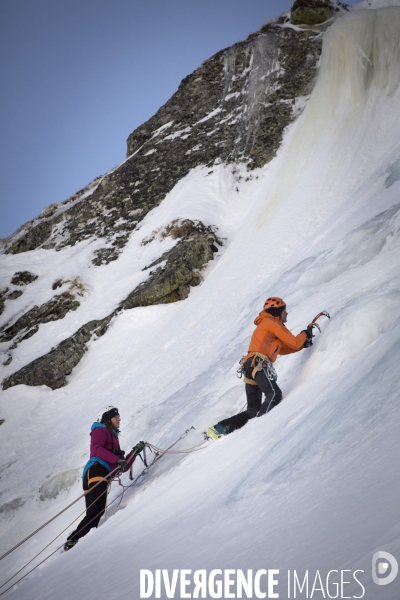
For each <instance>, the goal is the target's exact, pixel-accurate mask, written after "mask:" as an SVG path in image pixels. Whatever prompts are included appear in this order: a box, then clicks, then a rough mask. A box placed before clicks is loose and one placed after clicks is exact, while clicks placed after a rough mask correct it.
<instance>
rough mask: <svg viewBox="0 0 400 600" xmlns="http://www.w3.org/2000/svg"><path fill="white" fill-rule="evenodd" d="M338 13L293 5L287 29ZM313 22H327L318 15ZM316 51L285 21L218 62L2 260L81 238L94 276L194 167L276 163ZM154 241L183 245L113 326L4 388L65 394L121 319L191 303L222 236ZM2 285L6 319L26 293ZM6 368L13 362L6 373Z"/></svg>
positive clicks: (21, 327)
mask: <svg viewBox="0 0 400 600" xmlns="http://www.w3.org/2000/svg"><path fill="white" fill-rule="evenodd" d="M336 4H337V3H336ZM336 4H335V6H336ZM321 5H323V6H321ZM332 6H333V5H332V4H331V3H330V2H328V0H326V1H325V0H321V1H320V2H317V1H313V0H309V2H306V1H305V0H304V1H300V0H296V2H295V5H294V6H293V11H292V19H293V18H295V19H296V18H300V17H298V15H303V14H304V13H300V12H299V11H300V10H304V9H307V10H313V11H314V12H315V10H317V9H318V10H317V12H318V11H319V9H322V8H323V9H324V10H325V9H326V10H329V11H330V10H331V8H332ZM332 10H333V9H332ZM318 14H320V17H318V18H322V16H323V15H322V13H321V11H319V12H318ZM324 15H325V13H324ZM302 18H303V17H302ZM320 52H321V36H320V34H319V33H318V32H315V31H313V30H301V29H297V28H293V27H291V25H290V22H289V17H288V16H282V17H281V18H279V19H278V20H277V21H276V22H274V23H269V24H267V25H265V26H264V27H262V28H261V29H260V30H259V31H258V32H257V33H254V34H251V35H250V36H249V37H248V38H247V39H246V40H245V41H243V42H240V43H238V44H235V45H234V46H232V47H231V48H227V49H225V50H222V51H221V52H218V53H217V54H216V55H215V56H213V57H211V58H210V59H209V60H206V61H205V62H204V63H203V64H202V65H201V66H200V67H199V68H198V69H197V70H196V71H194V73H192V74H191V75H189V76H188V77H186V78H185V79H184V80H183V81H182V82H181V84H180V86H179V89H178V90H177V92H176V93H175V94H174V95H173V96H172V98H171V99H170V100H169V101H168V102H167V103H166V104H165V105H164V106H163V107H161V108H160V109H159V110H158V112H157V113H156V114H155V115H154V116H153V117H152V118H151V119H149V120H148V121H147V122H146V123H144V124H143V125H141V126H140V127H138V128H137V129H136V130H135V131H134V132H133V133H132V134H131V135H130V136H129V138H128V140H127V159H126V161H125V162H124V163H123V164H122V165H120V166H119V167H117V168H116V169H113V170H112V171H110V172H109V173H107V174H106V175H104V176H103V177H99V178H97V179H95V180H94V181H93V182H92V183H90V184H89V185H88V186H86V187H85V188H84V189H82V190H80V191H79V192H77V193H76V194H75V195H74V196H72V197H71V198H68V199H67V200H66V201H65V202H63V203H61V204H52V205H50V206H48V207H47V208H46V209H45V210H44V211H43V212H42V213H41V214H40V215H39V216H38V217H37V218H36V219H34V220H33V221H31V222H30V223H27V224H26V225H24V226H23V227H22V228H20V230H18V231H17V232H16V233H15V234H14V235H12V236H10V238H8V239H7V240H2V242H1V244H2V249H1V252H2V253H7V254H20V253H24V252H27V251H30V250H35V249H37V248H42V249H45V250H46V249H55V250H58V251H61V250H62V249H63V248H65V247H66V246H74V245H75V244H77V243H78V242H81V241H83V240H96V239H102V240H103V245H102V247H101V248H98V245H96V250H95V251H94V252H93V254H92V256H91V262H92V264H93V265H94V267H95V268H101V267H102V265H105V264H108V263H110V262H111V261H114V260H117V259H118V256H119V254H120V253H121V252H122V251H123V249H124V246H125V245H126V243H127V241H128V239H129V236H130V234H131V233H132V231H133V230H135V229H136V228H137V226H138V224H139V223H140V222H141V221H142V220H143V219H144V217H145V216H146V215H147V214H148V213H149V211H150V210H152V209H153V208H155V207H156V206H158V205H159V204H160V203H161V202H162V201H163V200H164V198H165V197H166V195H167V194H168V193H169V192H170V191H171V190H172V189H173V188H174V186H175V185H176V184H177V183H178V182H179V181H180V180H181V179H182V178H183V177H184V176H185V175H187V174H188V173H189V172H190V171H191V170H192V169H194V168H195V167H198V166H209V167H211V166H212V165H214V164H219V163H221V162H224V163H226V164H229V163H241V164H245V165H246V166H247V170H248V171H251V170H253V169H255V168H258V167H262V166H263V165H265V164H266V163H267V162H268V161H269V160H271V159H272V158H273V157H274V156H275V154H276V151H277V149H278V148H279V145H280V143H281V140H282V136H283V132H284V129H285V128H286V127H287V125H288V124H289V123H290V122H291V121H293V120H294V119H295V118H296V117H297V116H298V114H299V110H300V109H299V106H301V105H302V104H304V102H302V101H300V102H298V100H299V99H301V98H303V97H306V96H307V95H308V94H310V92H311V90H312V87H313V84H314V80H315V75H316V67H317V62H318V59H319V55H320ZM154 235H159V236H161V237H162V236H164V237H165V236H166V235H169V236H171V237H172V238H173V239H176V240H177V243H176V244H175V246H173V248H172V249H170V250H168V251H167V252H165V253H164V254H162V256H160V257H159V258H158V259H157V260H156V261H154V262H153V263H152V264H150V265H148V267H146V269H145V270H146V271H148V277H147V279H146V280H145V281H144V282H143V283H141V284H140V285H139V286H138V287H137V288H135V289H134V290H132V291H131V293H130V294H129V295H128V296H127V297H126V298H125V300H124V301H122V302H120V303H119V304H118V306H117V307H116V308H115V310H114V311H113V312H111V314H109V315H108V316H107V317H106V318H104V319H101V320H92V321H90V322H89V323H86V324H85V325H83V326H82V327H80V328H79V329H78V331H76V332H75V333H74V334H73V335H71V336H70V337H68V338H67V339H65V340H64V341H62V342H61V343H60V344H59V345H58V346H57V347H56V348H53V349H52V350H51V351H50V352H48V353H47V354H45V355H43V356H41V357H40V358H38V359H36V360H34V361H33V362H31V363H29V364H28V365H26V366H24V367H23V368H22V369H20V370H19V371H18V372H16V373H14V374H12V375H10V376H8V377H7V378H6V379H5V380H4V381H3V389H7V388H9V387H11V386H14V385H17V384H21V383H24V384H27V385H47V386H49V387H51V388H53V389H56V388H59V387H61V386H63V385H65V384H66V383H67V377H68V375H69V374H70V373H71V372H72V370H73V368H74V367H75V366H76V365H77V364H78V362H79V361H80V360H81V358H82V356H83V355H84V353H85V352H86V350H87V347H88V343H89V342H90V341H91V340H93V339H95V338H97V337H101V336H102V335H104V334H105V332H106V331H107V329H108V327H109V324H110V322H111V320H112V319H113V318H114V317H115V316H116V315H117V314H118V313H119V312H120V311H122V310H127V309H132V308H134V307H137V306H148V305H152V304H157V303H169V302H175V301H178V300H182V299H184V298H186V297H187V296H188V294H189V291H190V288H191V286H195V285H198V284H199V283H200V282H201V270H202V268H203V267H204V266H205V265H206V264H207V262H208V261H210V260H211V259H212V258H213V255H214V253H215V252H216V251H217V250H218V246H220V245H221V244H222V241H221V240H220V239H219V238H218V237H217V231H216V230H215V228H213V227H212V226H207V227H206V226H205V225H204V224H203V223H200V222H194V221H190V220H184V221H182V220H178V221H174V222H173V223H170V224H169V225H167V226H166V227H165V228H164V229H163V231H159V232H155V234H154ZM147 241H150V240H147ZM143 243H146V240H145V241H144V242H143ZM92 268H93V267H92ZM32 277H33V278H34V277H35V276H34V275H33V274H30V273H29V272H27V271H26V272H23V271H21V272H18V273H15V275H14V277H13V279H12V282H11V284H12V285H14V286H22V285H26V284H28V283H30V282H31V281H34V279H33V278H32ZM68 282H69V284H71V281H70V280H64V279H63V277H62V274H61V273H60V274H55V281H54V283H53V286H52V287H53V289H54V290H55V289H58V288H61V287H63V286H64V285H66V284H68ZM5 283H6V285H5V287H4V288H3V289H2V290H1V291H0V314H1V312H2V311H3V310H4V306H5V300H8V299H10V300H11V299H13V298H16V297H17V296H18V295H21V293H22V291H21V290H18V289H10V287H9V285H10V284H9V283H8V282H5ZM78 283H79V282H78ZM78 283H77V284H76V286H77V287H75V288H74V289H73V290H72V288H71V285H72V284H71V285H70V287H69V288H68V290H64V291H63V292H62V293H60V294H58V295H56V296H54V297H53V298H52V299H51V300H50V301H49V302H46V303H45V304H43V305H41V306H34V307H33V308H31V309H30V310H28V311H26V312H25V313H24V314H23V315H22V316H19V318H18V319H16V320H15V321H14V322H12V321H10V322H9V323H8V324H6V325H4V326H3V327H2V329H1V330H0V342H2V341H3V342H8V341H10V342H12V343H13V344H14V347H15V344H17V343H19V342H21V341H22V340H24V339H27V338H28V337H30V336H32V335H34V334H35V333H36V332H37V331H38V330H39V325H40V324H41V323H46V322H48V321H49V320H57V319H62V318H64V316H65V315H66V314H67V313H68V312H69V311H71V310H76V309H77V308H78V307H79V301H78V300H77V299H76V295H80V292H79V285H81V284H80V283H79V284H78ZM81 291H82V290H81ZM10 349H11V348H10ZM7 351H8V350H7ZM11 360H12V356H11V355H9V356H8V359H7V361H6V362H5V363H3V364H5V365H7V364H9V363H10V362H11Z"/></svg>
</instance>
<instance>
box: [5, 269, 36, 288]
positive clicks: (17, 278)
mask: <svg viewBox="0 0 400 600" xmlns="http://www.w3.org/2000/svg"><path fill="white" fill-rule="evenodd" d="M36 279H38V275H35V274H34V273H31V272H30V271H17V272H16V273H14V275H13V276H12V278H11V283H12V284H13V285H29V284H30V283H32V281H36Z"/></svg>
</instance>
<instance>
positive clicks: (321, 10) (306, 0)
mask: <svg viewBox="0 0 400 600" xmlns="http://www.w3.org/2000/svg"><path fill="white" fill-rule="evenodd" d="M346 9H347V5H345V4H343V3H341V2H336V1H331V0H295V2H294V3H293V6H292V10H291V16H290V20H291V22H292V23H293V25H300V26H301V25H308V26H310V27H313V26H315V25H320V24H322V23H326V21H329V19H332V17H333V16H334V15H335V13H338V12H340V11H342V10H346Z"/></svg>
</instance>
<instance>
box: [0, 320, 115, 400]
mask: <svg viewBox="0 0 400 600" xmlns="http://www.w3.org/2000/svg"><path fill="white" fill-rule="evenodd" d="M112 317H113V315H110V317H107V318H106V319H102V320H100V321H90V322H89V323H86V324H85V325H84V326H83V327H81V328H80V329H78V331H77V332H76V333H74V335H72V336H71V337H69V338H67V339H66V340H64V341H63V342H61V343H60V344H59V345H58V346H57V347H56V348H53V349H52V350H51V351H50V352H49V353H48V354H45V355H44V356H41V357H40V358H37V359H36V360H34V361H32V362H30V363H29V364H28V365H26V366H25V367H23V368H22V369H20V370H19V371H17V372H16V373H14V374H13V375H11V376H10V377H7V379H5V380H4V381H3V390H6V389H8V388H10V387H12V386H14V385H18V384H20V383H25V384H26V385H47V386H48V387H50V388H52V389H53V390H55V389H57V388H60V387H63V386H64V385H66V383H67V380H66V377H67V375H69V374H70V373H72V369H73V368H74V367H75V366H76V365H77V364H78V363H79V361H80V360H81V358H82V356H83V355H84V354H85V352H86V349H87V347H86V344H87V343H88V342H89V340H91V339H92V337H93V336H94V335H96V336H97V337H101V336H102V335H104V334H105V332H106V331H107V328H108V325H109V323H110V321H111V319H112Z"/></svg>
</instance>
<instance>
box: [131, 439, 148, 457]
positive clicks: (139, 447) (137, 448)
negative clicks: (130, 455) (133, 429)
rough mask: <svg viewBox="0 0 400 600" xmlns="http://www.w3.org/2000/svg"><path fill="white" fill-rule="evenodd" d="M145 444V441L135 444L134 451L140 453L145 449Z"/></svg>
mask: <svg viewBox="0 0 400 600" xmlns="http://www.w3.org/2000/svg"><path fill="white" fill-rule="evenodd" d="M145 445H146V444H145V443H144V442H138V443H137V444H136V446H133V448H132V452H133V451H135V452H136V454H140V453H141V452H142V450H144V447H145Z"/></svg>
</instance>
